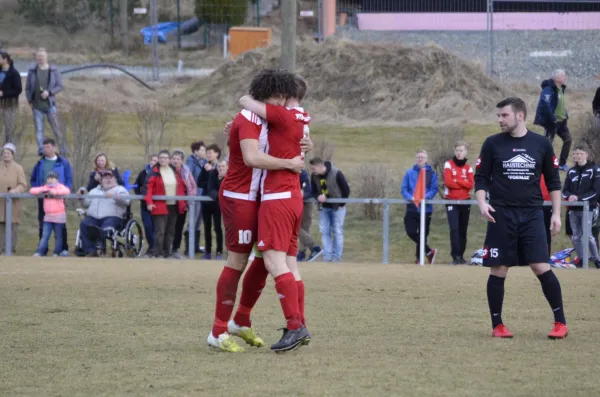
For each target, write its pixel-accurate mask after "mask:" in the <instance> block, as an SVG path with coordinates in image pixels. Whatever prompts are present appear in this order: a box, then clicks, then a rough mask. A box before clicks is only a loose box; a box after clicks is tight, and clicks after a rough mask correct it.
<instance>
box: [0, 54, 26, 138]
mask: <svg viewBox="0 0 600 397" xmlns="http://www.w3.org/2000/svg"><path fill="white" fill-rule="evenodd" d="M21 92H23V85H22V84H21V75H20V74H19V72H18V71H17V70H16V69H15V67H14V66H13V61H12V59H11V58H10V55H8V53H7V52H6V51H0V114H1V115H2V119H3V122H4V142H5V143H9V142H12V137H11V136H10V135H11V133H12V130H13V126H14V123H15V119H16V115H17V111H18V110H19V95H21Z"/></svg>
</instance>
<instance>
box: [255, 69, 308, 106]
mask: <svg viewBox="0 0 600 397" xmlns="http://www.w3.org/2000/svg"><path fill="white" fill-rule="evenodd" d="M296 91H297V86H296V81H295V76H294V74H292V73H289V72H288V71H286V70H281V69H263V70H261V71H260V72H259V73H258V74H257V75H256V76H254V78H253V79H252V83H250V90H249V93H250V95H251V96H252V97H253V98H254V99H256V100H257V101H261V102H265V101H266V100H267V99H269V98H271V97H274V96H282V97H284V98H293V97H295V96H296Z"/></svg>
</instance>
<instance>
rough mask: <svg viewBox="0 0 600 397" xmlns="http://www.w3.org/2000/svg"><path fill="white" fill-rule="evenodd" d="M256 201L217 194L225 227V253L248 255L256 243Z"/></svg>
mask: <svg viewBox="0 0 600 397" xmlns="http://www.w3.org/2000/svg"><path fill="white" fill-rule="evenodd" d="M258 204H259V203H258V201H248V200H240V199H235V198H231V197H225V196H223V195H222V193H221V192H219V207H220V208H221V214H222V216H223V225H225V247H227V251H231V252H236V253H238V254H248V253H250V252H251V251H252V246H253V245H254V243H255V242H256V231H257V227H258V225H257V224H258Z"/></svg>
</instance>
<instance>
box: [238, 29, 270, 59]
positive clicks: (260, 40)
mask: <svg viewBox="0 0 600 397" xmlns="http://www.w3.org/2000/svg"><path fill="white" fill-rule="evenodd" d="M270 45H271V28H252V27H245V26H236V27H233V28H230V29H229V55H230V56H231V58H235V57H237V56H238V55H240V54H241V53H243V52H245V51H249V50H253V49H255V48H260V47H268V46H270Z"/></svg>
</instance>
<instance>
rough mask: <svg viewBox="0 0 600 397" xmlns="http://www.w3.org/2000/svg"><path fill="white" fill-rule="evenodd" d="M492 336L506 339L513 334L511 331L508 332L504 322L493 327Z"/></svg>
mask: <svg viewBox="0 0 600 397" xmlns="http://www.w3.org/2000/svg"><path fill="white" fill-rule="evenodd" d="M492 336H493V337H494V338H506V339H510V338H512V337H513V336H514V335H513V334H512V332H510V331H509V330H508V328H506V326H505V325H504V324H500V325H498V326H497V327H496V328H494V330H493V331H492Z"/></svg>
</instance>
